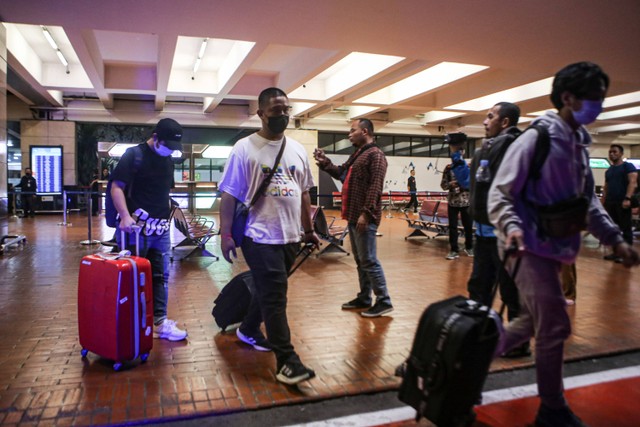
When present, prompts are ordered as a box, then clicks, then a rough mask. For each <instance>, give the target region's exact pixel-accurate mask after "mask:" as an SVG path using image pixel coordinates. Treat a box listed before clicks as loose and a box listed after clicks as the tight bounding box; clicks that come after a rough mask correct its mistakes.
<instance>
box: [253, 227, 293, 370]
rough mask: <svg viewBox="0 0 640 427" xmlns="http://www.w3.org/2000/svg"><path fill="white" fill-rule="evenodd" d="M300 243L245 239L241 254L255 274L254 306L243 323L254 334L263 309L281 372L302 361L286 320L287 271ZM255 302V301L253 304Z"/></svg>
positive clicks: (266, 327) (263, 315)
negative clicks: (278, 243) (258, 310)
mask: <svg viewBox="0 0 640 427" xmlns="http://www.w3.org/2000/svg"><path fill="white" fill-rule="evenodd" d="M299 247H300V245H299V244H298V243H290V244H287V245H265V244H261V243H255V242H254V241H253V240H251V239H249V238H248V237H245V239H244V241H243V242H242V253H243V254H244V258H245V260H246V261H247V264H248V265H249V268H250V269H251V273H252V274H253V289H251V293H252V304H253V307H254V310H253V311H252V310H251V308H250V315H249V316H248V317H247V318H246V319H245V321H244V322H243V326H242V329H243V332H246V333H247V334H249V335H251V333H253V332H255V331H256V330H257V328H259V326H260V319H259V317H258V316H257V314H256V312H255V307H256V304H257V305H258V306H259V307H260V313H261V314H262V316H261V317H262V319H264V326H265V329H266V331H267V339H268V340H269V343H270V344H271V347H272V349H273V352H274V354H275V356H276V360H277V364H278V369H279V368H280V367H281V366H282V365H283V364H285V363H287V362H298V361H300V358H299V357H298V355H297V354H296V352H295V350H294V349H293V345H292V344H291V332H290V330H289V323H288V321H287V289H288V280H287V279H288V272H289V270H291V267H292V265H293V263H294V262H295V259H296V254H297V250H298V248H299ZM254 301H255V302H254Z"/></svg>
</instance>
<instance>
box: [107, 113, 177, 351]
mask: <svg viewBox="0 0 640 427" xmlns="http://www.w3.org/2000/svg"><path fill="white" fill-rule="evenodd" d="M181 140H182V126H180V124H179V123H178V122H176V121H175V120H173V119H162V120H160V121H159V122H158V123H157V124H156V126H155V129H154V130H153V133H152V135H151V137H150V138H149V139H148V140H147V141H146V142H143V143H142V144H139V145H138V146H137V147H131V148H129V149H127V151H126V152H125V153H124V155H123V156H122V158H121V159H120V161H119V162H118V166H116V168H115V169H114V171H113V173H112V174H111V177H110V179H111V181H112V183H111V197H112V199H113V204H114V206H115V208H116V210H117V211H118V224H117V227H116V238H117V240H118V246H120V244H121V242H120V239H121V233H120V230H123V231H124V232H125V233H129V234H127V235H126V242H125V243H126V245H125V246H127V247H128V248H129V249H130V250H133V249H135V242H134V241H133V238H132V237H131V235H130V233H131V231H132V230H133V228H132V227H133V226H135V225H138V226H141V227H142V232H141V242H140V256H142V257H145V258H147V259H148V260H149V262H150V263H151V273H152V285H153V323H154V333H155V334H156V336H157V337H158V338H160V339H166V340H169V341H181V340H183V339H185V338H186V337H187V331H184V330H182V329H180V328H179V327H178V326H177V324H176V322H175V321H174V320H170V319H169V318H168V317H167V304H168V301H169V255H170V251H171V233H170V232H169V230H170V226H171V223H170V222H169V218H170V215H171V204H170V198H169V191H170V190H171V188H173V187H174V182H173V169H174V164H173V161H172V160H171V153H173V151H174V150H180V151H181V150H182V143H181V142H180V141H181ZM134 150H141V158H140V159H139V162H140V164H139V165H138V166H136V162H137V160H136V156H137V154H136V152H135V151H134ZM129 189H130V191H129Z"/></svg>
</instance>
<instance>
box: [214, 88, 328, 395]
mask: <svg viewBox="0 0 640 427" xmlns="http://www.w3.org/2000/svg"><path fill="white" fill-rule="evenodd" d="M290 112H291V106H290V104H289V98H288V97H287V95H286V93H285V92H284V91H282V90H281V89H278V88H275V87H272V88H267V89H265V90H263V91H262V92H261V93H260V95H259V96H258V117H259V118H260V121H261V123H262V127H261V129H260V130H259V131H258V132H256V133H254V134H251V135H249V136H248V137H246V138H243V139H241V140H239V141H238V142H236V144H235V145H234V146H233V149H232V150H231V154H230V155H229V159H228V160H227V164H226V166H225V170H224V174H223V176H222V180H221V182H220V191H222V202H221V205H220V235H221V243H220V245H221V250H222V256H223V257H224V259H225V260H227V262H230V263H231V262H233V261H232V256H233V257H234V258H237V254H236V246H235V242H234V240H233V236H232V234H231V225H232V223H233V216H234V211H235V205H236V201H240V202H242V203H245V204H249V202H250V201H251V200H252V198H253V196H254V194H255V193H256V191H258V189H259V188H260V186H261V184H262V182H263V181H264V179H265V178H266V177H267V176H268V175H269V172H271V168H272V167H273V164H274V162H275V160H276V158H277V156H278V152H279V151H280V149H281V148H282V147H283V145H284V148H283V153H282V157H281V159H280V162H279V164H278V165H277V169H276V172H275V174H274V175H273V177H272V178H271V181H270V182H269V185H268V186H267V189H266V191H265V193H264V194H263V196H262V197H260V198H258V200H257V201H256V203H255V204H254V205H253V206H251V208H250V209H249V216H248V220H247V228H246V230H245V236H244V240H243V241H242V245H241V247H242V254H243V255H244V258H245V260H246V261H247V264H248V265H249V268H250V269H251V273H252V276H253V285H252V289H251V294H252V299H254V300H253V301H256V300H257V305H256V304H251V306H252V307H250V313H249V314H248V316H247V317H246V318H245V319H244V321H243V322H242V324H241V325H240V327H239V328H238V329H237V330H236V335H237V336H238V338H239V339H240V340H241V341H243V342H245V343H247V344H249V345H251V346H253V347H254V348H255V349H256V350H261V351H265V350H269V349H270V350H272V351H273V353H274V354H275V356H276V380H278V381H280V382H282V383H285V384H289V385H295V384H298V383H300V382H302V381H306V380H309V379H311V378H313V377H315V375H316V374H315V372H314V371H313V370H312V369H310V368H308V367H306V366H305V365H304V364H303V363H302V361H301V360H300V356H298V354H297V353H296V351H295V349H294V347H293V344H292V343H291V331H290V329H289V322H288V320H287V290H288V272H289V271H290V270H291V267H292V266H293V263H294V261H295V259H296V255H297V252H298V249H299V248H300V241H301V240H302V241H304V242H305V243H310V244H312V245H313V246H315V247H317V246H318V244H319V243H320V242H319V240H318V236H316V234H315V233H314V231H313V224H312V222H311V198H310V195H309V189H311V187H313V186H314V183H313V177H312V174H311V168H310V166H309V159H308V155H307V152H306V151H305V149H304V147H303V146H302V145H301V144H300V143H299V142H297V141H295V140H293V139H291V138H285V135H284V131H285V129H286V128H287V125H288V124H289V114H290ZM285 190H286V191H285ZM301 230H303V234H302V238H301ZM255 308H259V310H260V312H259V313H257V314H256V313H254V312H251V311H252V309H253V310H255ZM262 320H263V321H264V325H265V329H266V332H267V337H266V338H265V337H264V335H263V334H262V332H261V331H260V323H261V321H262Z"/></svg>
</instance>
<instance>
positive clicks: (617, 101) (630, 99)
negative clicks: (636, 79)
mask: <svg viewBox="0 0 640 427" xmlns="http://www.w3.org/2000/svg"><path fill="white" fill-rule="evenodd" d="M635 102H640V91H638V92H630V93H624V94H622V95H616V96H610V97H608V98H606V99H605V100H604V103H603V104H602V106H603V107H604V108H611V107H616V106H618V105H624V104H633V103H635Z"/></svg>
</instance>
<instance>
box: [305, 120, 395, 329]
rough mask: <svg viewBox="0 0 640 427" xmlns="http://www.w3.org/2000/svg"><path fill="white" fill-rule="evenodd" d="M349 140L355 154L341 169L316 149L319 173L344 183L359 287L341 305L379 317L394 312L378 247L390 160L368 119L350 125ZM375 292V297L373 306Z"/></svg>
mask: <svg viewBox="0 0 640 427" xmlns="http://www.w3.org/2000/svg"><path fill="white" fill-rule="evenodd" d="M349 141H351V144H353V146H354V147H355V149H356V151H355V152H354V153H353V154H352V155H351V156H350V157H349V158H348V159H347V161H346V162H345V163H344V164H342V165H340V166H337V165H334V164H333V163H332V162H331V160H330V159H329V158H327V156H326V154H325V152H324V151H323V150H320V149H316V151H315V152H314V157H315V159H316V163H317V164H318V166H319V167H320V170H322V171H324V172H326V173H328V174H329V175H331V176H332V177H334V178H336V179H339V180H340V181H342V218H343V219H345V220H346V221H347V223H348V227H349V240H351V250H352V251H353V257H354V258H355V261H356V268H357V271H358V282H359V284H360V292H358V295H357V296H356V298H354V299H353V300H351V301H349V302H346V303H344V304H342V309H343V310H352V309H366V310H365V311H362V312H361V313H360V315H361V316H363V317H378V316H382V315H384V314H387V313H391V312H392V311H393V305H392V304H391V297H390V296H389V291H388V290H387V280H386V278H385V276H384V271H383V270H382V265H381V264H380V261H379V260H378V257H377V247H376V234H377V232H378V226H379V225H380V220H381V219H382V200H381V198H382V188H383V185H384V176H385V175H386V173H387V159H386V157H385V155H384V153H383V152H382V150H381V149H380V148H379V147H378V146H377V145H376V143H375V139H374V134H373V123H371V121H370V120H368V119H358V120H354V121H353V122H352V123H351V129H350V130H349ZM372 293H373V294H374V295H375V297H376V301H375V304H374V305H373V307H372V306H371V302H372V297H371V294H372Z"/></svg>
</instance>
